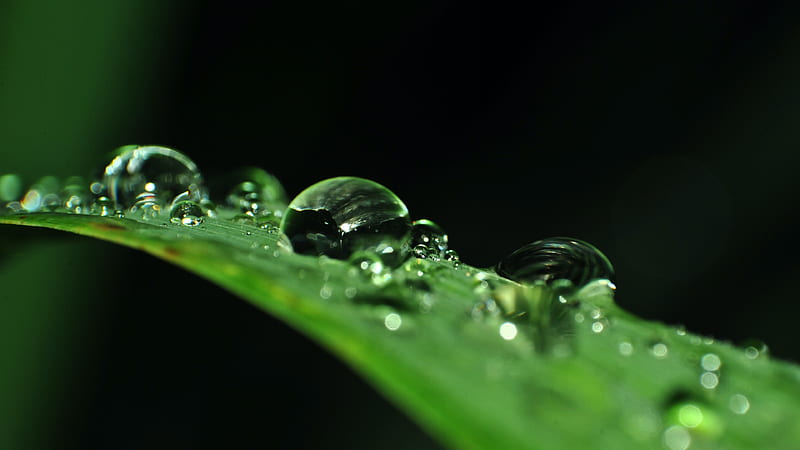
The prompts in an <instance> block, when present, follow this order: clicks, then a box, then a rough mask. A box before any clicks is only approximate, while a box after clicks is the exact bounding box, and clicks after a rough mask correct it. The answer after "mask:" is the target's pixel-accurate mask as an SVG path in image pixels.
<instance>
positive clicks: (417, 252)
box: [411, 244, 440, 261]
mask: <svg viewBox="0 0 800 450" xmlns="http://www.w3.org/2000/svg"><path fill="white" fill-rule="evenodd" d="M411 252H412V253H413V254H414V257H415V258H419V259H427V260H430V261H439V259H440V258H439V255H440V253H439V250H437V249H435V248H433V247H429V246H427V245H425V244H417V245H415V246H414V248H412V249H411Z"/></svg>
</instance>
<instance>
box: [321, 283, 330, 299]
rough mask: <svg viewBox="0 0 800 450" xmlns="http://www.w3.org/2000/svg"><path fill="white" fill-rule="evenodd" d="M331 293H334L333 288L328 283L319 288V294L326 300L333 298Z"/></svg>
mask: <svg viewBox="0 0 800 450" xmlns="http://www.w3.org/2000/svg"><path fill="white" fill-rule="evenodd" d="M331 295H333V288H332V287H331V285H330V284H328V283H325V284H323V285H322V287H321V288H320V289H319V296H320V297H322V298H323V299H324V300H327V299H329V298H331Z"/></svg>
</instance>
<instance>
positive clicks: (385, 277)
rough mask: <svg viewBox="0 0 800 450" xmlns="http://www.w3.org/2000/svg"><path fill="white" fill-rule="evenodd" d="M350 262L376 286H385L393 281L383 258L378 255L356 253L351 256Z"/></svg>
mask: <svg viewBox="0 0 800 450" xmlns="http://www.w3.org/2000/svg"><path fill="white" fill-rule="evenodd" d="M349 262H350V264H351V265H352V266H353V267H354V268H355V269H357V271H358V272H361V273H362V274H363V275H365V276H366V277H367V278H368V279H369V280H370V282H372V284H374V285H376V286H385V285H386V284H388V283H389V281H391V279H392V272H391V270H389V268H388V267H386V265H385V264H384V263H383V260H382V259H381V257H380V256H379V255H378V254H376V253H372V252H368V251H360V252H356V253H353V255H352V256H350V259H349Z"/></svg>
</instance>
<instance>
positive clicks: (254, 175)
mask: <svg viewBox="0 0 800 450" xmlns="http://www.w3.org/2000/svg"><path fill="white" fill-rule="evenodd" d="M223 182H228V183H230V182H232V183H236V184H235V185H234V186H233V188H230V190H229V191H228V195H227V197H226V198H225V202H226V203H227V204H228V205H229V206H230V207H232V208H235V209H237V210H238V211H239V212H240V213H243V214H248V215H251V216H273V220H275V224H278V222H280V219H279V218H280V216H281V215H283V210H284V209H286V203H287V199H286V191H284V189H283V186H282V185H281V183H280V182H279V181H278V179H277V178H275V177H274V176H273V175H271V174H270V173H268V172H267V171H265V170H263V169H259V168H256V167H246V168H243V169H239V170H237V171H235V172H233V173H231V174H229V175H228V176H226V177H224V179H222V180H220V182H218V183H217V184H221V183H223ZM230 186H231V184H228V185H227V186H225V188H229V187H230ZM223 192H224V191H223Z"/></svg>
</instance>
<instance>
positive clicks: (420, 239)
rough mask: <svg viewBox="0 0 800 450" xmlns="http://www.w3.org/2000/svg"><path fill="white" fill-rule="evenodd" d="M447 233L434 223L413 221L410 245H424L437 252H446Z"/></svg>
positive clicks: (421, 220) (425, 220) (422, 220)
mask: <svg viewBox="0 0 800 450" xmlns="http://www.w3.org/2000/svg"><path fill="white" fill-rule="evenodd" d="M447 240H448V238H447V233H445V231H444V229H442V227H440V226H439V225H437V224H436V223H435V222H434V221H432V220H428V219H419V220H415V221H414V222H413V223H412V224H411V245H412V246H417V245H420V244H421V245H425V246H426V247H429V248H431V249H435V250H436V251H437V252H444V251H446V250H447Z"/></svg>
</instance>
